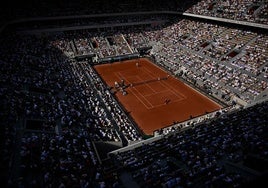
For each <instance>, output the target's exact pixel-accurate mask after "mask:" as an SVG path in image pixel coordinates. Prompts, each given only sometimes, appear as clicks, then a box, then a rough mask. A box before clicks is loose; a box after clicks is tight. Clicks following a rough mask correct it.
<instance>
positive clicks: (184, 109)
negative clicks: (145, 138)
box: [95, 58, 222, 135]
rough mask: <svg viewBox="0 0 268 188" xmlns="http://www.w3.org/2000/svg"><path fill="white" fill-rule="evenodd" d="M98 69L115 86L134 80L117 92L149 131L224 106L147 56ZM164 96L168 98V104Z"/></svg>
mask: <svg viewBox="0 0 268 188" xmlns="http://www.w3.org/2000/svg"><path fill="white" fill-rule="evenodd" d="M137 62H138V64H139V66H138V67H137V65H136V63H137ZM95 70H96V71H97V72H98V73H99V75H100V76H101V77H102V79H103V80H104V81H105V82H106V84H107V85H108V86H110V87H113V88H114V86H115V82H118V83H120V81H121V79H123V80H124V82H125V85H128V84H133V86H132V87H131V86H129V87H127V88H126V89H125V91H126V92H127V95H123V94H122V92H120V91H117V92H116V93H115V95H116V97H117V99H118V101H119V102H120V103H121V104H122V105H123V106H124V107H125V109H126V110H127V111H128V112H129V114H130V115H131V116H132V118H133V119H134V120H135V122H136V123H137V124H138V126H139V128H140V129H141V130H142V131H143V132H144V133H145V134H148V135H151V134H153V132H154V131H155V130H157V129H160V128H164V127H167V126H169V125H172V124H173V123H174V122H182V121H185V120H188V119H190V116H192V117H196V116H200V115H203V114H206V113H208V112H213V111H215V110H218V109H220V108H221V107H222V106H220V105H219V104H217V103H216V102H214V101H212V100H210V99H209V98H207V97H206V96H204V95H202V94H200V93H199V92H197V91H196V90H194V89H192V88H191V87H189V86H188V85H186V84H185V83H183V82H181V81H180V80H178V79H176V78H175V77H173V76H172V75H168V73H167V72H165V71H164V70H162V69H161V68H159V67H158V66H156V65H155V64H153V63H151V62H150V61H149V60H148V59H145V58H142V59H135V60H128V61H123V62H115V63H111V64H102V65H96V66H95ZM159 78H160V80H158V79H159ZM162 78H164V79H162ZM144 81H148V82H147V83H143V82H144ZM165 100H169V102H168V103H167V104H166V102H165Z"/></svg>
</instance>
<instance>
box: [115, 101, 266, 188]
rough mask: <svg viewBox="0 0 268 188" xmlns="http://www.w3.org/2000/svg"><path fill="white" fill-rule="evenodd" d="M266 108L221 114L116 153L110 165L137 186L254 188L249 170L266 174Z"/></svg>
mask: <svg viewBox="0 0 268 188" xmlns="http://www.w3.org/2000/svg"><path fill="white" fill-rule="evenodd" d="M267 107H268V105H267V102H265V103H262V104H258V105H256V106H254V107H250V108H247V109H244V110H242V111H238V112H233V113H231V114H223V115H221V116H219V117H218V118H217V119H214V120H209V121H206V122H203V123H201V124H198V125H197V124H196V125H195V126H194V127H192V128H189V129H187V130H185V131H181V132H175V133H174V134H169V135H167V136H165V137H164V138H163V139H160V140H158V141H155V142H152V143H150V144H144V145H142V146H140V147H137V148H135V149H131V150H128V151H124V152H120V151H118V152H115V153H113V154H111V155H110V156H111V160H112V161H113V162H114V164H115V165H117V166H118V169H119V170H118V171H121V172H125V173H126V172H127V173H128V174H129V175H130V176H131V177H132V180H133V181H135V182H136V183H137V184H138V185H139V186H141V187H151V186H155V187H166V188H171V187H241V186H242V187H243V186H247V185H254V183H250V182H251V181H254V179H255V178H258V176H257V175H256V173H253V172H252V171H256V172H259V173H260V174H262V173H264V172H265V170H267V166H266V167H265V165H267V160H266V158H267V149H268V148H267V143H266V140H265V134H266V131H267V127H266V124H267V121H268V119H267V115H266V110H267ZM240 169H244V170H245V171H247V173H245V171H243V170H242V171H241V170H240ZM247 169H250V170H247ZM259 180H260V179H259ZM248 183H250V184H248ZM255 185H260V183H259V184H258V182H255Z"/></svg>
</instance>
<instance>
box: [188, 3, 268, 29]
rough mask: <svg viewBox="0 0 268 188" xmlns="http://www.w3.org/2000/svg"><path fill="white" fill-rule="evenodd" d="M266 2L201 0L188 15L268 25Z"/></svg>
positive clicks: (190, 9)
mask: <svg viewBox="0 0 268 188" xmlns="http://www.w3.org/2000/svg"><path fill="white" fill-rule="evenodd" d="M267 10H268V5H267V1H266V0H264V1H263V0H254V1H252V0H241V1H237V0H226V1H220V0H216V1H214V0H201V1H199V2H198V3H196V4H195V5H193V6H192V7H191V8H189V9H188V10H186V12H188V13H193V14H200V15H205V16H212V17H219V18H227V19H232V20H241V21H248V22H257V23H263V24H267V23H268V22H267V16H268V14H267Z"/></svg>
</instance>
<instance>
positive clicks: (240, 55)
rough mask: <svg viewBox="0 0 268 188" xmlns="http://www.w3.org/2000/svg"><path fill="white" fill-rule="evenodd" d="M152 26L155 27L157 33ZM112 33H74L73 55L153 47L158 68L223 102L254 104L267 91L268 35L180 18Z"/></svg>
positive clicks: (114, 53) (110, 53) (103, 54)
mask: <svg viewBox="0 0 268 188" xmlns="http://www.w3.org/2000/svg"><path fill="white" fill-rule="evenodd" d="M152 27H153V29H152ZM123 30H124V31H122V30H121V29H113V30H108V31H105V32H104V31H92V30H86V31H81V32H77V31H72V32H68V34H67V35H68V36H72V37H73V38H74V40H73V42H72V41H71V42H70V46H74V47H73V48H74V49H76V50H74V53H77V54H92V53H94V54H96V55H97V56H98V58H104V57H109V56H117V55H124V54H131V53H133V52H135V51H137V49H139V48H142V47H148V46H153V49H152V54H153V55H154V56H155V58H156V62H157V63H159V64H163V63H164V64H165V65H167V69H168V70H170V71H172V72H173V73H174V74H178V73H180V74H181V76H182V77H184V78H185V79H186V80H188V81H190V82H193V83H194V84H196V85H197V86H198V87H201V88H204V89H205V90H207V92H208V93H210V94H213V95H214V96H216V97H217V98H219V99H220V100H223V101H225V102H230V103H231V102H232V98H233V97H234V96H237V97H239V98H240V99H242V100H244V101H245V102H247V103H249V102H251V101H252V100H254V99H255V98H256V97H257V96H258V95H260V94H261V93H262V92H263V91H264V90H265V89H266V88H267V69H266V68H265V67H266V61H267V52H266V51H267V50H266V46H267V45H266V43H267V36H266V35H264V34H261V33H256V32H253V31H249V30H242V29H233V28H228V27H226V26H221V25H216V24H210V23H204V22H198V21H193V20H187V19H182V20H177V22H174V23H173V24H170V25H168V24H166V25H165V26H163V25H156V26H137V27H128V28H124V29H123Z"/></svg>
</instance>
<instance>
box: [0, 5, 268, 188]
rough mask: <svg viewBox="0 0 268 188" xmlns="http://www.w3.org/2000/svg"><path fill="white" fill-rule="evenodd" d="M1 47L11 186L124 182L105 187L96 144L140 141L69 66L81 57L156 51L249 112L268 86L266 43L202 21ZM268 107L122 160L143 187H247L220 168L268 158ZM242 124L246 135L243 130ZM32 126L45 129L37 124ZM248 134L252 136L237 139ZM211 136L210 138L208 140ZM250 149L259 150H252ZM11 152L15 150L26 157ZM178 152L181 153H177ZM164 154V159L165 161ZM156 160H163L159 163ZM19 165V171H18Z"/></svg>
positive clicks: (101, 93)
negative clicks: (267, 136)
mask: <svg viewBox="0 0 268 188" xmlns="http://www.w3.org/2000/svg"><path fill="white" fill-rule="evenodd" d="M200 4H201V3H199V4H197V5H200ZM126 6H127V5H126ZM156 6H157V5H156ZM262 6H263V5H260V7H262ZM191 10H196V8H195V7H194V8H193V9H191ZM259 10H260V12H261V11H262V9H259ZM256 11H257V10H256ZM233 19H236V18H233ZM250 21H251V20H250ZM0 41H1V43H2V44H5V45H2V46H0V52H1V53H0V54H1V55H0V64H1V68H0V70H1V75H0V78H1V79H0V80H1V88H0V96H1V99H0V100H1V104H3V106H2V108H3V111H2V112H1V117H2V123H1V124H3V126H1V134H2V135H4V136H3V137H2V138H3V143H4V144H3V145H2V147H1V150H2V153H3V154H4V156H3V157H2V158H1V161H3V162H4V164H5V165H4V166H3V167H2V169H3V170H4V172H8V171H9V170H14V168H18V169H15V172H16V174H12V175H11V176H9V175H10V172H8V173H4V174H5V175H4V176H5V177H6V176H9V177H7V178H9V180H10V181H9V184H10V185H12V184H16V183H18V184H19V185H20V186H26V187H28V186H38V185H40V184H44V185H45V186H48V187H49V186H52V187H54V186H59V187H69V186H77V185H79V186H80V187H92V186H97V187H105V186H107V185H108V184H109V185H112V184H113V185H114V187H116V185H117V183H118V182H117V180H112V179H108V180H107V179H106V178H105V176H104V175H103V174H105V173H104V172H103V166H101V164H100V163H99V161H98V156H97V152H96V148H95V147H94V141H112V142H122V140H124V139H125V140H126V141H127V142H128V143H132V142H135V141H140V140H142V135H141V133H140V131H139V130H138V128H137V127H135V126H134V125H133V122H132V121H131V120H130V119H129V117H128V116H127V115H126V113H125V112H124V110H123V109H122V108H121V107H120V105H119V104H118V103H117V101H116V100H115V99H114V98H113V96H112V95H111V93H110V91H109V88H107V86H106V84H105V83H103V82H102V80H101V79H100V78H99V76H98V75H97V74H96V72H95V71H94V69H93V68H92V67H91V65H90V64H89V63H88V62H86V61H85V62H77V61H76V60H75V59H72V58H73V57H74V56H75V55H85V54H92V53H94V54H96V55H97V57H98V58H105V57H109V56H117V55H124V54H131V53H133V52H134V51H137V49H138V48H139V47H146V46H151V45H152V46H153V49H152V55H153V56H154V57H155V58H156V63H159V64H160V65H165V66H166V68H167V69H168V70H169V71H171V72H172V73H173V74H176V75H177V74H180V76H181V77H182V78H184V79H186V80H188V81H190V82H192V83H194V84H195V85H196V86H198V87H201V88H204V89H205V90H207V91H208V92H209V93H210V94H213V95H215V96H218V97H219V98H221V99H222V100H224V101H230V100H231V97H232V96H234V95H235V96H238V97H239V98H241V99H243V100H245V101H246V102H249V103H250V102H251V101H252V100H254V98H255V97H257V96H258V95H260V94H261V93H262V92H263V91H265V90H266V89H267V84H268V81H267V79H268V77H267V75H268V68H267V35H265V34H259V33H256V32H252V31H247V30H242V29H233V28H229V27H226V26H219V25H216V24H210V23H203V22H199V21H192V20H186V19H180V20H178V21H177V22H175V23H172V24H167V25H165V26H162V25H157V24H156V25H155V26H153V25H150V26H148V25H147V26H138V27H127V28H126V27H122V30H121V29H118V28H113V29H111V30H106V31H105V30H84V31H71V32H64V33H56V34H55V35H47V36H46V35H44V36H42V35H40V36H32V35H31V36H28V35H18V34H13V33H9V34H8V35H5V36H1V38H0ZM265 104H266V106H265ZM265 104H264V105H258V106H256V107H255V108H254V110H252V109H251V108H250V109H247V110H245V111H243V112H239V113H237V114H236V113H235V114H232V115H231V116H230V117H231V118H229V116H228V118H227V116H222V117H221V118H220V119H218V120H216V121H213V122H212V123H205V124H203V126H201V127H197V128H195V129H193V130H189V131H186V132H184V133H183V134H175V135H172V136H168V137H167V138H165V139H163V140H161V141H159V143H158V142H157V143H152V144H151V145H148V146H144V147H142V148H141V149H138V151H136V150H133V151H129V152H127V153H122V154H119V155H117V156H116V158H117V160H119V162H121V164H123V165H124V166H125V167H126V168H127V169H128V170H129V169H130V170H131V171H134V173H133V177H134V178H135V179H136V180H137V181H139V182H140V183H141V184H143V185H149V184H150V183H152V182H153V183H155V185H156V186H157V185H164V186H166V187H172V186H173V185H174V184H177V185H184V186H187V185H192V184H194V183H197V181H199V180H197V177H200V176H201V177H202V178H203V179H202V180H205V182H206V185H215V184H219V183H222V182H223V183H225V184H226V185H229V184H230V182H232V184H237V185H240V184H241V183H243V182H244V180H245V179H244V177H243V175H242V174H237V173H234V172H232V173H230V172H229V171H228V169H225V168H223V167H222V166H220V165H219V163H220V162H222V159H223V158H224V160H226V161H229V162H237V161H238V160H240V161H241V160H244V162H245V163H250V162H251V161H250V159H249V161H245V159H241V158H242V155H241V153H240V152H238V151H241V150H242V151H243V152H244V153H246V154H248V153H252V152H253V151H254V152H256V154H258V155H259V157H264V158H265V157H266V149H267V148H266V149H264V150H262V148H265V145H264V141H263V140H262V138H261V136H262V135H261V132H262V131H263V129H264V128H263V127H262V125H264V124H265V123H267V120H266V119H264V120H263V119H261V118H258V117H259V116H257V113H258V114H259V115H260V117H262V115H263V113H264V112H265V110H267V109H266V108H267V103H265ZM255 110H256V111H255ZM240 118H241V119H243V121H242V123H241V127H236V125H237V124H236V122H237V121H238V120H239V119H240ZM31 120H34V121H37V122H39V124H34V125H30V121H31ZM252 122H257V124H256V126H255V125H254V126H250V125H251V123H252ZM227 125H228V127H227ZM28 128H31V129H33V130H27V129H28ZM24 129H26V130H27V131H25V132H24ZM241 130H242V131H244V132H245V133H244V134H242V136H241V135H240V136H237V132H241ZM207 131H208V132H207ZM220 133H221V134H222V133H224V134H222V135H220ZM18 134H20V135H19V136H18ZM208 135H211V136H209V137H210V138H211V139H206V138H207V137H208ZM18 138H21V140H17V139H18ZM193 138H194V139H193ZM213 139H214V140H213ZM239 139H242V140H239ZM191 140H192V141H191ZM244 142H245V143H244ZM206 143H207V144H208V143H212V148H211V147H209V144H208V147H203V150H202V151H201V150H199V148H200V147H198V146H201V145H206ZM230 143H231V145H228V144H230ZM253 143H254V144H255V143H258V145H257V147H256V148H255V149H254V148H253ZM11 148H17V149H18V151H19V155H16V153H14V152H16V151H14V150H12V149H11ZM152 148H153V149H152ZM189 148H190V150H189ZM158 149H159V150H158ZM174 149H176V151H177V153H174V152H172V150H174ZM186 149H187V150H186ZM166 150H167V151H168V153H167V154H166V153H164V152H163V153H161V152H162V151H166ZM144 151H146V152H145V153H146V155H143V152H144ZM136 152H137V153H138V155H139V156H137V155H136ZM210 154H211V155H210ZM159 155H160V156H161V157H163V159H159V160H156V159H155V156H157V157H158V156H159ZM174 156H175V157H174ZM140 157H142V158H140ZM14 161H15V162H16V161H18V163H19V164H20V165H19V166H18V167H15V163H14ZM174 162H176V164H177V163H178V164H181V163H185V166H181V165H177V166H176V165H174V164H173V163H174ZM224 162H225V161H224ZM16 164H17V163H16ZM10 166H12V169H10ZM40 166H41V168H39V167H40ZM1 177H3V176H1Z"/></svg>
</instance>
